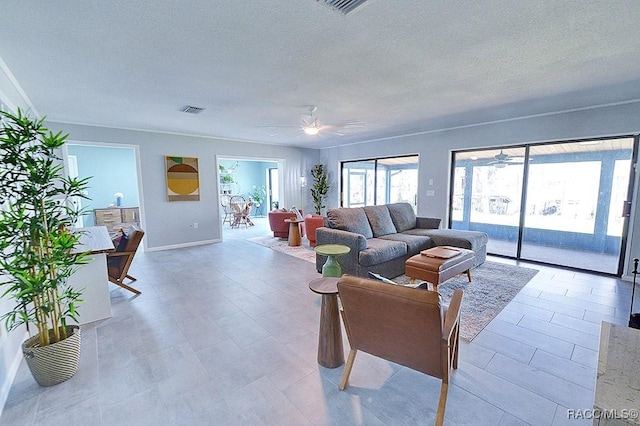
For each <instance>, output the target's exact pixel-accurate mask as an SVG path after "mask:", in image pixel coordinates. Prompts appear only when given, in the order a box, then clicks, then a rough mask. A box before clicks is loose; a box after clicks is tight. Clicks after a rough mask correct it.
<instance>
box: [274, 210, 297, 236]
mask: <svg viewBox="0 0 640 426" xmlns="http://www.w3.org/2000/svg"><path fill="white" fill-rule="evenodd" d="M300 213H302V210H300ZM268 216H269V227H270V228H271V231H272V232H273V236H274V237H278V238H289V223H287V222H285V221H284V220H285V219H295V218H296V214H295V213H294V212H292V211H287V210H273V211H270V212H269V214H268ZM303 235H304V234H303V233H302V229H301V233H300V236H303Z"/></svg>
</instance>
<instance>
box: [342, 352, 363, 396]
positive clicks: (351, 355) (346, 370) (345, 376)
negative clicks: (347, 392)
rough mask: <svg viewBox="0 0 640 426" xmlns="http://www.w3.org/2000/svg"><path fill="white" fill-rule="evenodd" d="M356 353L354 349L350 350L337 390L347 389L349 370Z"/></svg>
mask: <svg viewBox="0 0 640 426" xmlns="http://www.w3.org/2000/svg"><path fill="white" fill-rule="evenodd" d="M357 352H358V351H357V350H356V349H351V350H350V351H349V356H348V357H347V363H346V365H345V366H344V372H343V373H342V379H340V384H339V385H338V389H340V390H344V388H346V387H347V381H348V380H349V376H350V375H351V368H353V362H354V361H355V360H356V353H357Z"/></svg>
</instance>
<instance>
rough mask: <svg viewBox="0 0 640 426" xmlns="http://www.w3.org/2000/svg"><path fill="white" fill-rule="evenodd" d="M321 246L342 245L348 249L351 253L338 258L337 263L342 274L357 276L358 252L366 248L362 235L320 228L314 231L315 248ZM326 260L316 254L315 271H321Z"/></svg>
mask: <svg viewBox="0 0 640 426" xmlns="http://www.w3.org/2000/svg"><path fill="white" fill-rule="evenodd" d="M322 244H342V245H344V246H347V247H349V248H350V249H351V251H350V252H349V253H347V254H345V255H343V256H340V257H339V258H338V262H340V265H341V266H342V272H343V273H345V274H352V275H357V270H358V261H359V255H360V251H361V250H365V249H366V248H367V239H366V238H365V237H364V235H362V234H356V233H355V232H348V231H343V230H340V229H333V228H326V227H320V228H318V229H316V246H319V245H322ZM326 259H327V257H326V256H323V255H321V254H317V253H316V270H317V271H318V272H321V271H322V266H323V265H324V262H325V261H326Z"/></svg>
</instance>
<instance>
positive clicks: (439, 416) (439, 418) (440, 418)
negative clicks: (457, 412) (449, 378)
mask: <svg viewBox="0 0 640 426" xmlns="http://www.w3.org/2000/svg"><path fill="white" fill-rule="evenodd" d="M448 391H449V384H448V383H445V382H442V386H441V387H440V399H439V400H438V412H437V413H436V426H442V424H443V423H444V409H445V406H446V405H447V392H448Z"/></svg>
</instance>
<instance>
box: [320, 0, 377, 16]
mask: <svg viewBox="0 0 640 426" xmlns="http://www.w3.org/2000/svg"><path fill="white" fill-rule="evenodd" d="M316 1H318V2H320V3H324V4H326V5H327V6H329V7H330V8H331V9H333V10H335V11H336V12H338V13H341V14H343V15H348V14H349V13H351V12H353V9H355V8H356V7H358V6H360V5H361V4H362V3H364V2H365V1H367V0H316Z"/></svg>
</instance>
